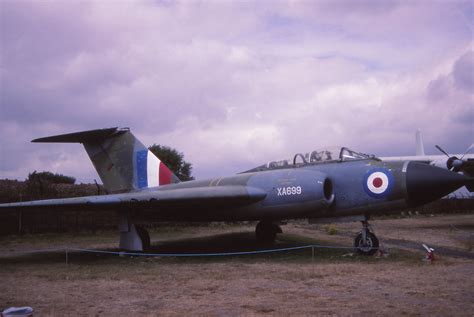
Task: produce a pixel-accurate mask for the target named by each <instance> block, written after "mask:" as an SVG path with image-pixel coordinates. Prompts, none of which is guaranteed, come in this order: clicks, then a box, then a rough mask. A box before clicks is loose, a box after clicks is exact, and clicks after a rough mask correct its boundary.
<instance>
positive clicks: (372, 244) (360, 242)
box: [354, 231, 379, 255]
mask: <svg viewBox="0 0 474 317" xmlns="http://www.w3.org/2000/svg"><path fill="white" fill-rule="evenodd" d="M365 235H366V239H365V241H364V239H363V237H362V232H361V233H359V234H358V235H357V236H356V237H355V239H354V247H355V248H356V249H357V252H358V253H359V254H363V255H373V254H375V252H377V250H378V248H379V239H377V237H376V236H375V234H373V233H372V232H370V231H367V232H366V234H365Z"/></svg>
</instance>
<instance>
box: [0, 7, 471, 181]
mask: <svg viewBox="0 0 474 317" xmlns="http://www.w3.org/2000/svg"><path fill="white" fill-rule="evenodd" d="M473 6H474V2H472V1H466V2H464V1H454V0H451V1H428V0H426V1H375V0H373V1H370V0H365V1H255V2H253V1H217V0H216V1H182V2H181V1H177V2H175V1H97V2H92V1H24V0H14V1H9V0H2V1H0V14H1V16H0V23H1V25H0V32H1V34H0V35H1V37H0V40H1V45H0V63H1V64H0V89H1V90H0V91H1V95H0V98H1V100H0V101H1V109H0V135H1V137H0V178H10V179H20V180H23V179H25V178H26V177H27V175H28V173H29V172H32V171H34V170H37V171H43V170H47V171H52V172H57V173H61V174H66V175H70V176H74V177H76V178H77V179H78V181H79V182H93V180H94V179H98V176H97V174H96V172H95V170H94V168H93V166H92V164H91V163H90V161H89V159H88V157H87V155H86V154H85V152H84V150H83V148H82V146H80V145H78V144H70V145H69V144H67V145H61V144H33V143H30V140H32V139H34V138H37V137H42V136H48V135H52V134H61V133H68V132H75V131H80V130H88V129H96V128H105V127H113V126H119V127H130V128H131V129H132V131H133V133H134V134H135V135H136V136H137V137H138V138H139V139H141V140H142V142H143V143H144V144H146V145H151V144H153V143H157V144H164V145H169V146H172V147H174V148H176V149H177V150H179V151H180V152H183V153H184V154H185V159H186V160H187V161H189V162H191V163H192V164H193V167H194V169H193V175H195V176H196V177H197V178H205V177H213V176H219V175H226V174H231V173H236V172H239V171H242V170H246V169H249V168H252V167H254V166H256V165H260V164H263V163H265V162H267V161H269V160H273V159H281V158H286V157H290V156H292V155H293V154H294V153H295V152H307V151H310V150H313V149H316V148H321V147H324V146H326V145H347V146H349V147H351V148H353V149H355V150H359V151H362V152H366V153H374V154H377V155H379V156H384V155H385V156H387V155H411V154H414V152H415V145H414V139H415V137H414V134H415V131H416V129H418V128H419V129H421V131H422V133H423V138H424V141H425V149H426V152H428V153H431V154H437V152H436V150H435V149H434V144H440V145H442V146H443V147H444V148H445V149H446V150H447V151H448V152H451V153H453V152H457V153H459V152H463V151H464V150H465V149H466V148H467V147H468V146H469V145H470V144H471V143H472V142H473V140H474V51H473V45H474V39H473V32H474V7H473Z"/></svg>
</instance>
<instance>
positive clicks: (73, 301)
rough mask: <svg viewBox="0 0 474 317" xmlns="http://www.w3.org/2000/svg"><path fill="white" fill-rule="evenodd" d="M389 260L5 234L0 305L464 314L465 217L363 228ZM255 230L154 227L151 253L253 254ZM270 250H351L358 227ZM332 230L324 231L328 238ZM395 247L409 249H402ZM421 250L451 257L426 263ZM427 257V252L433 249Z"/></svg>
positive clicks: (473, 266)
mask: <svg viewBox="0 0 474 317" xmlns="http://www.w3.org/2000/svg"><path fill="white" fill-rule="evenodd" d="M372 225H373V226H374V230H375V231H376V233H377V235H378V236H379V237H380V238H381V241H382V243H383V244H384V246H385V247H386V248H387V250H388V252H389V254H388V256H386V257H375V256H374V257H363V256H357V255H354V254H353V253H352V251H351V250H348V249H316V250H315V254H314V258H313V257H312V253H311V249H305V250H299V251H292V252H283V253H276V254H259V255H242V256H232V257H205V258H177V257H171V258H152V257H136V256H135V257H129V256H126V257H119V256H112V255H98V254H91V253H83V252H69V254H68V261H69V264H66V263H65V252H64V251H61V250H57V251H48V252H46V251H44V252H38V253H31V254H30V253H26V251H28V250H44V249H56V248H57V249H62V248H64V247H66V246H68V247H70V248H72V247H75V248H83V247H93V248H96V249H105V248H108V249H112V248H114V247H115V245H116V233H114V232H100V233H97V234H95V235H91V234H88V233H81V234H75V235H73V234H43V235H31V236H23V237H16V236H10V237H2V238H0V243H1V245H2V246H3V247H2V252H0V253H1V254H0V280H1V284H2V287H1V290H0V309H3V308H6V307H10V306H25V305H27V306H31V307H33V308H34V309H35V316H96V315H100V316H117V315H131V316H137V315H144V316H155V315H165V316H183V315H184V316H189V315H205V316H241V315H245V316H255V315H268V316H287V315H291V316H304V315H323V316H367V315H377V316H400V315H405V316H473V314H474V303H473V299H474V260H473V259H472V257H471V258H470V256H469V255H472V254H473V250H472V249H473V248H472V246H473V240H474V214H465V215H437V216H433V217H430V216H416V217H411V218H402V219H386V220H374V221H372ZM253 229H254V225H253V224H249V225H212V226H210V227H204V226H196V227H187V228H179V227H168V228H161V229H157V230H154V231H153V232H152V233H151V235H152V239H153V241H154V243H153V245H154V248H153V251H154V252H168V253H171V252H176V253H195V252H211V253H214V252H225V251H249V250H257V249H262V248H263V247H262V246H259V245H258V244H256V243H255V240H254V237H253ZM283 230H284V232H285V233H284V234H283V235H280V236H279V238H278V241H277V245H276V247H291V246H296V245H306V244H319V245H335V246H348V247H350V246H351V244H352V238H350V237H349V236H348V235H349V233H351V234H352V233H355V232H357V231H358V230H360V225H359V224H357V223H350V224H336V225H330V226H321V225H309V224H306V223H305V222H291V223H289V224H287V225H286V226H283ZM328 232H330V233H332V235H330V234H328ZM403 241H407V242H411V243H412V244H413V245H417V246H418V247H415V248H413V246H411V247H410V246H409V247H406V246H404V243H403ZM421 243H427V244H428V245H430V246H435V248H442V249H444V250H457V251H459V252H460V254H459V256H456V257H454V256H448V255H445V254H442V252H441V254H439V253H437V254H436V256H437V258H436V260H435V261H434V262H433V263H428V262H426V261H423V260H422V259H423V257H424V255H425V253H424V251H423V250H422V248H421ZM435 252H436V251H435Z"/></svg>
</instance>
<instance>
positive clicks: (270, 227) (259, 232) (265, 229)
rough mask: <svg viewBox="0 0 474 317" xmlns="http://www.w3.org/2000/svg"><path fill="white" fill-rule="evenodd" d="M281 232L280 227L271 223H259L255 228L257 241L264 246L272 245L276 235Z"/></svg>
mask: <svg viewBox="0 0 474 317" xmlns="http://www.w3.org/2000/svg"><path fill="white" fill-rule="evenodd" d="M281 232H282V230H281V228H280V226H279V225H277V224H274V223H272V222H264V221H260V222H259V223H258V224H257V227H256V228H255V236H256V237H257V240H258V241H259V242H262V243H265V244H273V243H274V242H275V239H276V234H277V233H281Z"/></svg>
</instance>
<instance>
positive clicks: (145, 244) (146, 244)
mask: <svg viewBox="0 0 474 317" xmlns="http://www.w3.org/2000/svg"><path fill="white" fill-rule="evenodd" d="M135 229H136V230H137V234H138V236H139V237H140V240H141V241H142V248H143V251H146V250H148V249H150V245H151V243H150V241H151V240H150V234H149V233H148V230H146V229H145V228H143V227H142V226H137V225H135Z"/></svg>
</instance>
